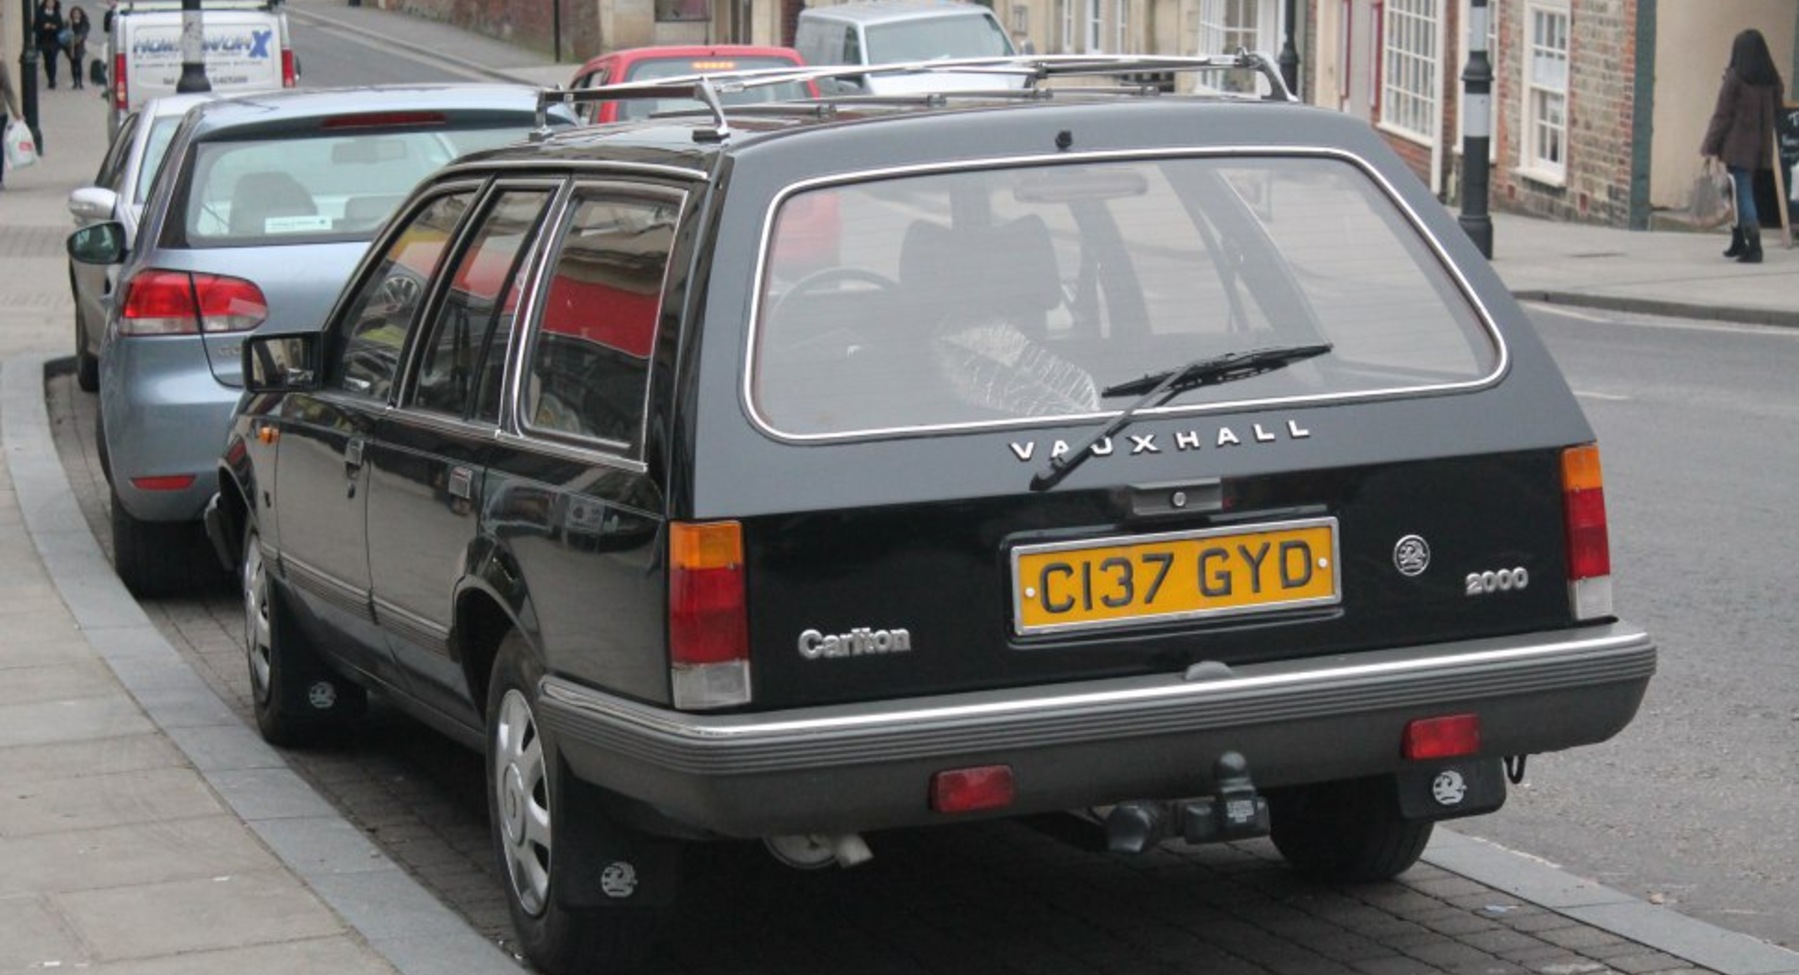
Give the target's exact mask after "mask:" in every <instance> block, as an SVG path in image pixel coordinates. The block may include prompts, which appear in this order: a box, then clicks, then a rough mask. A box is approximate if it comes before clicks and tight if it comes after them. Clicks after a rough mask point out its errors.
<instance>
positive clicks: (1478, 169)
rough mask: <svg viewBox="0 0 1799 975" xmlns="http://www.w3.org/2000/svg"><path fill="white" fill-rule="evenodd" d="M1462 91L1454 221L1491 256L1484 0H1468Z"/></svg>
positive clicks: (1489, 82)
mask: <svg viewBox="0 0 1799 975" xmlns="http://www.w3.org/2000/svg"><path fill="white" fill-rule="evenodd" d="M1462 91H1463V95H1464V97H1463V98H1462V215H1461V216H1460V217H1458V218H1457V221H1458V222H1459V223H1460V224H1461V225H1462V229H1463V230H1465V231H1467V232H1468V237H1469V238H1470V239H1472V240H1473V241H1474V246H1475V247H1477V248H1479V249H1480V252H1481V255H1482V256H1484V257H1486V258H1487V259H1488V260H1492V258H1493V218H1492V217H1490V216H1488V214H1487V195H1488V193H1489V190H1488V177H1489V175H1490V173H1489V171H1488V170H1489V169H1490V165H1489V163H1488V159H1487V155H1488V152H1489V149H1488V145H1489V144H1490V143H1491V141H1492V136H1491V132H1490V131H1489V130H1490V129H1491V128H1492V125H1493V111H1492V105H1493V63H1492V62H1491V61H1489V60H1488V59H1487V0H1469V3H1468V66H1467V67H1466V68H1464V69H1462Z"/></svg>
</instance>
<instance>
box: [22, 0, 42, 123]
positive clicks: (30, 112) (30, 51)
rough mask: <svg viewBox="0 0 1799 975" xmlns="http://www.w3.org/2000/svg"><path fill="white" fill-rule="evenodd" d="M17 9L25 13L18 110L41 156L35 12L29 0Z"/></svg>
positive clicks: (24, 1)
mask: <svg viewBox="0 0 1799 975" xmlns="http://www.w3.org/2000/svg"><path fill="white" fill-rule="evenodd" d="M19 8H20V9H21V10H23V11H25V19H24V20H23V21H22V23H23V24H24V25H25V44H24V46H23V47H21V48H19V108H20V109H22V110H23V111H24V112H25V127H26V128H28V129H30V130H31V138H32V141H34V142H36V143H37V151H38V154H39V155H43V152H44V133H43V130H41V129H39V128H38V125H37V65H38V61H37V32H36V31H35V30H33V29H32V28H33V27H35V26H36V20H37V12H36V11H35V10H34V9H33V8H32V6H31V0H19Z"/></svg>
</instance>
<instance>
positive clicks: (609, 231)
mask: <svg viewBox="0 0 1799 975" xmlns="http://www.w3.org/2000/svg"><path fill="white" fill-rule="evenodd" d="M679 214H680V201H679V200H678V199H676V198H674V197H672V196H671V197H661V198H646V197H643V196H634V195H623V194H621V193H614V192H608V191H605V190H599V189H591V188H589V189H583V190H581V191H579V192H577V193H576V196H575V200H574V203H573V206H572V208H571V213H570V216H569V218H568V221H567V223H566V224H565V225H564V227H563V228H562V231H561V233H560V235H559V238H560V239H559V240H558V242H557V248H556V252H555V254H554V255H553V256H552V257H551V261H550V266H549V273H548V275H547V276H546V277H545V279H544V284H543V300H542V301H541V302H540V306H541V307H540V310H539V312H538V315H539V318H538V321H537V329H536V332H535V336H534V337H533V339H532V344H531V349H530V352H529V354H528V356H527V367H526V370H525V387H524V391H523V392H524V403H523V410H524V412H523V425H524V426H525V427H526V428H528V429H530V430H533V431H535V432H538V433H544V434H549V435H552V436H555V437H558V438H569V439H574V440H578V441H593V442H596V445H598V446H602V447H603V448H605V449H608V450H612V451H615V452H617V453H621V454H625V455H627V456H632V457H635V456H637V455H638V454H639V453H640V451H641V449H642V440H643V424H644V415H645V398H646V396H647V394H648V391H649V375H650V355H651V351H652V350H653V349H654V348H655V343H656V327H657V322H658V320H659V319H660V317H661V313H662V290H663V279H664V277H665V276H666V273H667V270H668V255H669V248H670V246H671V245H672V243H673V241H674V232H675V222H676V220H677V218H678V217H679Z"/></svg>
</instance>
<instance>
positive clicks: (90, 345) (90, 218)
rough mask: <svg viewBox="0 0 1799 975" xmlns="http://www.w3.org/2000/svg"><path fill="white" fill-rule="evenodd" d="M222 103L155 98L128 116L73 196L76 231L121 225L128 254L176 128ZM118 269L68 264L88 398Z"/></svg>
mask: <svg viewBox="0 0 1799 975" xmlns="http://www.w3.org/2000/svg"><path fill="white" fill-rule="evenodd" d="M217 97H219V96H218V95H216V94H212V93H206V94H196V95H170V96H168V97H166V98H152V99H150V100H149V101H147V102H145V103H144V105H143V108H141V109H139V110H137V111H134V112H130V113H128V114H127V115H126V116H125V120H124V122H123V123H122V124H121V125H120V126H119V129H118V131H117V132H115V133H113V137H112V142H111V144H110V145H108V146H107V149H106V155H105V156H104V157H102V158H101V160H100V171H99V172H97V173H95V174H94V182H93V183H92V185H89V186H84V187H82V188H80V189H78V190H74V191H73V192H71V193H70V194H69V213H70V215H72V216H73V217H74V218H75V223H76V226H78V227H85V226H87V225H89V224H94V223H100V222H102V221H107V220H114V221H117V222H118V224H119V227H120V233H121V234H122V238H123V239H122V248H123V250H124V251H125V252H127V253H128V252H130V250H131V247H132V245H133V244H134V243H135V242H136V240H137V228H138V224H139V223H141V222H142V221H143V218H144V203H145V201H146V200H148V199H149V197H150V181H151V180H152V179H153V178H155V176H156V167H157V166H158V165H160V164H161V162H162V157H163V154H164V153H165V152H167V151H168V148H169V141H170V140H171V139H172V138H174V135H175V127H176V126H177V125H180V124H181V118H182V116H184V115H186V114H187V110H188V109H190V108H192V107H194V106H195V105H198V104H200V103H201V102H207V101H211V100H213V99H215V98H217ZM118 275H119V265H118V264H84V263H82V262H80V261H77V260H74V259H73V258H71V259H70V260H69V290H70V291H71V292H72V293H73V294H74V297H75V379H76V383H77V384H78V385H79V386H80V387H81V389H82V390H83V391H85V392H89V393H92V392H94V391H96V390H98V389H99V388H100V342H101V338H102V332H103V329H104V328H105V326H106V306H107V303H108V302H109V301H110V300H111V299H112V293H113V288H114V287H115V286H116V285H117V284H118Z"/></svg>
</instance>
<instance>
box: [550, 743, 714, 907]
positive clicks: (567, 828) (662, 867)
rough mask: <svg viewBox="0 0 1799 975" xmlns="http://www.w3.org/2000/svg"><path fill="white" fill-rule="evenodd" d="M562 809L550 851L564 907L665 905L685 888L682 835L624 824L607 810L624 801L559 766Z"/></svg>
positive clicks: (559, 895)
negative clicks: (655, 832) (679, 837)
mask: <svg viewBox="0 0 1799 975" xmlns="http://www.w3.org/2000/svg"><path fill="white" fill-rule="evenodd" d="M560 771H561V781H560V782H559V783H558V784H559V785H561V787H562V789H561V791H562V793H563V795H562V801H561V803H560V805H561V807H562V808H561V809H560V810H559V811H558V812H557V815H556V824H557V825H556V840H555V843H554V845H552V846H551V856H553V857H555V859H556V862H555V864H554V865H552V867H551V870H550V872H551V875H552V876H554V877H555V878H556V879H555V887H556V897H557V900H559V901H560V902H561V903H562V904H563V905H564V906H566V907H569V908H576V909H581V910H588V909H592V908H612V909H625V910H630V909H637V908H658V907H667V906H669V905H671V904H673V903H674V901H675V897H676V895H677V894H679V893H680V887H681V851H682V847H683V843H682V841H680V840H675V839H670V838H667V837H663V836H656V835H653V834H651V833H646V832H643V831H641V830H638V829H635V828H633V827H631V826H627V825H625V824H624V823H623V822H621V821H620V820H621V817H619V816H616V815H614V814H613V813H612V812H609V811H608V806H609V805H611V804H612V803H614V802H617V801H620V800H618V799H616V797H612V796H608V795H607V794H606V793H605V791H604V790H602V789H599V788H596V787H595V786H592V785H589V784H588V783H586V782H582V781H580V780H579V779H576V778H575V776H574V775H573V773H571V772H570V771H569V769H568V766H566V765H564V766H562V768H561V769H560Z"/></svg>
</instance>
